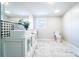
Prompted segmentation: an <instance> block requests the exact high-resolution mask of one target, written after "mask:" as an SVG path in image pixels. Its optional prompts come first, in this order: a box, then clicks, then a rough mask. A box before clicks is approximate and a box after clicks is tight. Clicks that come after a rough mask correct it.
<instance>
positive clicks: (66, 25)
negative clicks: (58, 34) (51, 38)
mask: <svg viewBox="0 0 79 59" xmlns="http://www.w3.org/2000/svg"><path fill="white" fill-rule="evenodd" d="M63 34H64V38H65V40H67V41H68V42H70V43H72V44H74V45H75V46H77V47H79V3H78V4H76V5H75V6H74V7H73V8H72V9H70V10H69V11H68V12H67V13H66V14H65V15H64V16H63Z"/></svg>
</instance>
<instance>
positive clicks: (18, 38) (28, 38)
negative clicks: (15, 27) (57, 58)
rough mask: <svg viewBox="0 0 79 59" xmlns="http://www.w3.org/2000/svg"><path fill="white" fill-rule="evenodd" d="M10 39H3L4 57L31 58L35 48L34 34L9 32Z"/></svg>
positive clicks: (29, 32)
mask: <svg viewBox="0 0 79 59" xmlns="http://www.w3.org/2000/svg"><path fill="white" fill-rule="evenodd" d="M11 35H12V36H11V37H7V38H3V39H2V42H3V44H2V45H3V56H4V57H32V56H33V54H34V50H35V48H36V44H37V41H36V33H35V32H31V31H11Z"/></svg>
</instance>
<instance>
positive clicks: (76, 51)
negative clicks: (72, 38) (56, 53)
mask: <svg viewBox="0 0 79 59" xmlns="http://www.w3.org/2000/svg"><path fill="white" fill-rule="evenodd" d="M66 43H67V44H68V46H70V47H71V48H72V50H73V52H74V53H75V54H76V56H78V57H79V48H78V47H76V46H75V45H73V44H71V43H69V42H66Z"/></svg>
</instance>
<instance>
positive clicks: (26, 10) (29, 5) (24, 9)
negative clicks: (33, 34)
mask: <svg viewBox="0 0 79 59" xmlns="http://www.w3.org/2000/svg"><path fill="white" fill-rule="evenodd" d="M74 5H75V3H74V2H56V3H51V4H48V3H47V2H9V3H8V5H6V6H5V11H9V12H10V13H9V14H8V13H6V15H8V16H29V15H31V14H32V15H33V16H62V15H63V14H64V13H65V12H66V11H68V10H69V9H70V8H72V7H73V6H74ZM55 10H60V12H58V13H55Z"/></svg>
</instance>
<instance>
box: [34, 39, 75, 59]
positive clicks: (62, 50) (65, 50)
mask: <svg viewBox="0 0 79 59" xmlns="http://www.w3.org/2000/svg"><path fill="white" fill-rule="evenodd" d="M37 42H38V45H37V48H36V50H35V53H34V57H76V56H75V54H74V53H73V51H72V49H71V48H70V47H69V46H67V44H65V43H59V42H55V41H54V40H39V41H37Z"/></svg>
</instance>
